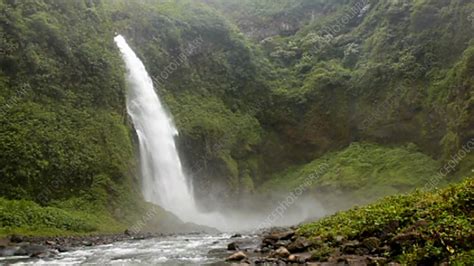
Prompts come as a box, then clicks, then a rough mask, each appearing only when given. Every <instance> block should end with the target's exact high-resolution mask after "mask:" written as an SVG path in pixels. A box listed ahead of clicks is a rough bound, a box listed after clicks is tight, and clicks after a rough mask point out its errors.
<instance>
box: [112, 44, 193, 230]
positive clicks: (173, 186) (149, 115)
mask: <svg viewBox="0 0 474 266" xmlns="http://www.w3.org/2000/svg"><path fill="white" fill-rule="evenodd" d="M115 42H116V44H117V46H118V47H119V49H120V51H121V53H122V58H123V60H124V61H125V65H126V68H127V82H128V93H127V110H128V114H129V115H130V117H131V118H132V121H133V124H134V126H135V129H136V132H137V135H138V138H139V142H140V163H141V171H142V178H143V179H142V184H143V188H142V191H143V195H144V197H145V199H146V200H147V201H150V202H153V203H156V204H158V205H160V206H162V207H163V208H165V209H167V210H169V211H171V212H173V213H174V214H176V215H177V216H178V217H179V218H181V219H182V220H184V221H192V220H194V219H195V218H196V215H198V214H197V209H196V205H195V202H194V198H193V195H192V193H191V190H190V189H189V187H188V184H187V180H186V177H185V175H184V173H183V169H182V166H181V161H180V158H179V155H178V152H177V149H176V144H175V141H174V137H175V136H176V135H177V134H178V131H177V130H176V128H175V127H174V125H173V122H172V120H171V118H170V116H169V115H168V114H167V112H166V111H165V109H164V108H163V105H162V104H161V102H160V99H159V98H158V95H157V94H156V92H155V89H154V87H153V82H152V79H151V78H150V76H149V75H148V73H147V71H146V69H145V66H144V65H143V63H142V62H141V61H140V59H139V58H138V57H137V56H136V55H135V53H134V52H133V50H132V49H131V48H130V46H128V44H127V42H126V41H125V39H124V38H123V37H122V36H121V35H118V36H116V37H115Z"/></svg>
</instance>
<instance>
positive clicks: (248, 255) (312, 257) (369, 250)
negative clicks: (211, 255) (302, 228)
mask: <svg viewBox="0 0 474 266" xmlns="http://www.w3.org/2000/svg"><path fill="white" fill-rule="evenodd" d="M295 229H296V228H277V229H272V230H270V231H268V232H266V233H264V234H263V235H262V237H261V238H260V244H259V246H258V247H257V248H254V249H249V248H248V240H247V239H246V238H240V236H239V235H237V237H234V238H232V239H231V242H230V243H229V244H228V246H227V250H228V252H233V253H232V254H231V255H230V256H228V257H227V259H226V261H227V262H234V263H235V262H238V263H243V264H250V265H255V264H265V265H285V264H295V265H325V266H331V265H341V264H342V265H400V264H398V263H396V262H393V261H389V260H388V259H387V258H385V257H384V253H386V252H388V251H390V245H382V244H383V243H382V242H381V240H380V239H378V238H377V237H367V238H365V239H364V240H348V239H345V238H344V237H342V236H341V237H339V238H337V239H333V240H332V241H330V242H328V243H322V242H321V241H319V242H318V239H316V240H315V239H311V240H309V239H308V238H306V237H304V236H300V235H298V234H297V233H296V230H295ZM399 238H400V237H395V238H394V239H392V240H393V241H392V242H391V243H390V244H393V245H399V244H400V243H399V241H398V240H399ZM384 244H385V243H384ZM328 245H332V246H335V247H336V249H337V252H334V253H331V254H330V256H327V257H326V256H325V255H326V254H325V253H326V251H327V249H326V248H325V247H326V246H328ZM321 261H324V262H321Z"/></svg>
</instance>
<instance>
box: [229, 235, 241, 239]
mask: <svg viewBox="0 0 474 266" xmlns="http://www.w3.org/2000/svg"><path fill="white" fill-rule="evenodd" d="M237 237H242V235H241V234H235V235H232V236H231V237H230V238H237Z"/></svg>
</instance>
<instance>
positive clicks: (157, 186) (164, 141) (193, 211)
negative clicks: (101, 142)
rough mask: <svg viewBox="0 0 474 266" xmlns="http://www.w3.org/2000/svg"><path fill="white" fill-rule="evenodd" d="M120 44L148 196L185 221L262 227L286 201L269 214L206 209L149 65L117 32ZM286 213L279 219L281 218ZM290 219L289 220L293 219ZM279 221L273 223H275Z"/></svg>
mask: <svg viewBox="0 0 474 266" xmlns="http://www.w3.org/2000/svg"><path fill="white" fill-rule="evenodd" d="M115 42H116V44H117V46H118V47H119V49H120V52H121V53H122V58H123V60H124V61H125V66H126V70H127V78H126V79H127V87H128V89H127V111H128V114H129V115H130V117H131V118H132V121H133V124H134V126H135V130H136V132H137V135H138V140H139V149H140V164H141V166H140V167H141V174H142V192H143V195H144V197H145V200H147V201H149V202H152V203H155V204H157V205H160V206H161V207H163V208H164V209H166V210H168V211H170V212H172V213H173V214H175V215H176V216H178V217H179V218H180V219H181V220H183V221H184V222H193V223H196V224H201V225H207V226H212V227H215V228H217V229H219V230H223V231H229V230H250V229H254V228H257V227H259V226H260V225H261V224H262V222H264V221H266V220H265V219H268V217H273V216H276V215H275V212H277V214H278V215H279V216H282V213H281V212H280V213H278V211H280V210H279V208H281V206H280V205H281V204H280V205H278V207H277V208H276V209H273V212H271V211H272V210H269V211H270V212H271V213H270V215H269V216H267V214H266V212H262V213H260V212H258V213H252V212H245V211H244V210H239V209H234V210H221V211H224V212H223V213H225V214H223V213H217V212H213V213H201V212H200V211H199V210H198V208H197V205H196V203H195V200H194V197H193V194H192V190H191V189H190V188H189V186H188V182H187V179H186V176H185V174H184V172H183V167H182V165H181V161H180V158H179V155H178V151H177V149H176V144H175V137H176V136H177V135H178V131H177V130H176V128H175V126H174V124H173V121H172V119H171V116H170V115H169V114H168V113H167V112H166V109H165V108H164V107H163V105H162V103H161V101H160V99H159V97H158V95H157V94H156V92H155V88H154V87H153V82H152V79H151V77H150V76H149V75H148V73H147V71H146V69H145V66H144V65H143V63H142V62H141V60H140V59H139V58H138V57H137V55H136V54H135V53H134V52H133V50H132V49H131V48H130V46H128V44H127V42H126V41H125V39H124V38H123V37H122V36H121V35H118V36H117V37H115ZM296 207H297V206H293V207H292V210H293V212H292V210H289V213H288V215H287V216H285V217H286V218H287V219H286V220H282V221H281V222H282V223H280V225H290V224H294V223H297V222H299V221H301V220H303V219H301V214H298V213H294V210H295V209H297V208H296ZM305 209H307V208H305ZM280 218H282V217H279V219H280ZM288 219H289V220H288ZM272 223H274V221H272Z"/></svg>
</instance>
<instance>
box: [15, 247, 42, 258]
mask: <svg viewBox="0 0 474 266" xmlns="http://www.w3.org/2000/svg"><path fill="white" fill-rule="evenodd" d="M47 252H48V249H47V248H46V247H44V246H40V245H25V246H22V247H20V248H19V249H18V250H17V251H16V252H15V254H14V255H15V256H32V255H34V254H41V253H47Z"/></svg>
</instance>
